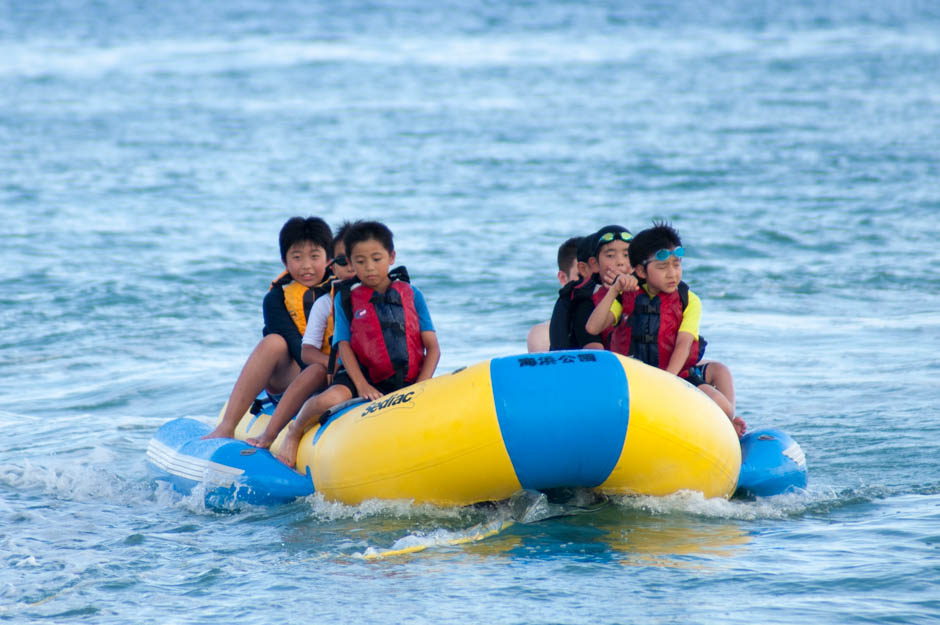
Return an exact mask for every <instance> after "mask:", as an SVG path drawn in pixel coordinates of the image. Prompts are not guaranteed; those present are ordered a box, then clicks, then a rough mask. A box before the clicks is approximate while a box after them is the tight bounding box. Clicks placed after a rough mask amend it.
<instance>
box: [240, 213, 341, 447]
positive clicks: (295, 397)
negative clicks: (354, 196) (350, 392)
mask: <svg viewBox="0 0 940 625" xmlns="http://www.w3.org/2000/svg"><path fill="white" fill-rule="evenodd" d="M349 227H350V223H349V222H344V223H343V224H342V225H341V226H340V227H339V230H337V231H336V238H335V239H334V243H333V260H332V261H331V262H330V266H331V267H332V269H333V275H334V278H335V279H334V280H332V281H331V288H330V292H329V293H327V294H326V295H325V296H323V297H320V298H318V299H317V301H316V302H314V304H313V307H312V308H311V309H310V314H309V315H308V319H307V329H306V330H305V331H304V337H303V343H302V345H303V348H302V351H301V357H302V358H303V361H304V362H305V363H307V368H306V369H304V370H303V371H301V372H300V374H299V375H298V376H297V377H296V378H294V381H293V382H291V383H290V386H288V387H287V390H286V391H284V396H283V397H281V399H280V400H279V401H278V402H277V407H276V408H275V409H274V414H273V415H272V416H271V421H274V422H277V423H286V422H287V421H289V420H290V419H292V418H293V417H294V415H295V414H297V411H298V410H300V408H301V406H303V404H304V402H305V401H307V399H309V398H310V396H311V395H312V394H313V393H315V392H316V391H318V390H319V389H321V388H322V387H323V386H325V385H326V383H327V379H328V376H327V373H328V372H327V365H328V363H329V360H330V356H329V353H330V350H329V343H328V341H329V339H330V338H331V337H332V334H333V328H332V324H331V323H329V322H330V320H331V316H332V313H333V300H332V298H331V297H330V295H332V294H333V285H335V284H336V283H337V282H339V281H342V280H348V279H350V278H352V277H354V276H355V275H356V273H355V272H354V271H353V269H352V264H351V263H350V262H349V261H348V260H347V258H346V247H345V245H344V243H343V236H344V235H345V234H346V232H347V231H348V230H349ZM247 442H248V443H249V444H251V445H255V446H256V447H268V446H269V445H270V444H271V443H272V442H273V441H270V440H267V439H265V438H264V435H262V436H260V437H255V438H250V439H248V441H247Z"/></svg>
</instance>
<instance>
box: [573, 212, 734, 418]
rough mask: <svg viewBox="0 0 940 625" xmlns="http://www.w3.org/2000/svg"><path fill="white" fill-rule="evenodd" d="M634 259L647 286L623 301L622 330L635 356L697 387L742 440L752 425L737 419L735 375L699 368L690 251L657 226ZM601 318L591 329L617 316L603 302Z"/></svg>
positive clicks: (698, 310)
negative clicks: (685, 266) (687, 270)
mask: <svg viewBox="0 0 940 625" xmlns="http://www.w3.org/2000/svg"><path fill="white" fill-rule="evenodd" d="M629 254H630V263H631V264H632V265H633V270H634V272H635V273H636V275H637V277H639V278H640V280H641V287H642V288H641V289H639V290H635V291H633V292H632V293H633V296H632V297H630V298H629V299H623V300H622V301H623V306H624V308H623V314H624V315H626V316H627V318H626V319H625V320H624V321H622V322H621V324H620V326H624V324H626V325H625V326H624V327H625V328H626V329H627V331H628V336H629V338H628V341H629V355H630V356H632V357H634V358H637V359H639V360H642V361H643V362H645V363H646V364H648V365H652V366H654V367H659V368H660V369H665V370H666V371H669V372H670V373H672V374H674V375H678V376H679V377H682V378H685V379H687V380H688V381H689V382H690V383H692V384H694V385H695V386H697V387H698V388H699V389H700V390H701V391H702V392H704V393H705V394H706V395H708V396H709V397H710V398H711V399H712V400H713V401H714V402H715V403H716V404H718V406H719V407H721V409H722V410H723V411H724V412H725V414H727V415H728V418H729V419H730V420H731V423H732V425H734V428H735V431H736V432H737V433H738V435H739V436H741V435H743V434H744V430H745V428H746V425H745V423H744V420H743V419H741V418H740V417H736V416H735V415H734V385H733V381H732V379H731V375H730V371H728V369H727V367H725V366H724V365H722V364H721V363H717V362H714V363H707V362H702V363H699V359H700V357H701V355H700V351H699V335H698V328H699V321H700V319H701V314H702V304H701V300H699V298H698V296H697V295H695V293H693V292H692V291H691V290H689V287H688V285H686V284H685V283H684V282H682V258H683V257H684V256H685V249H684V248H683V247H682V241H681V239H680V238H679V233H678V232H676V231H675V229H673V228H672V227H671V226H669V225H667V224H664V223H655V222H654V224H653V227H652V228H648V229H646V230H644V231H642V232H640V233H639V234H637V235H636V237H634V239H633V241H632V243H631V245H630V250H629ZM611 290H612V291H614V290H621V287H620V284H619V283H615V284H614V287H613V288H612V289H611ZM595 313H596V314H592V316H591V318H590V319H589V320H588V330H593V331H597V330H598V329H599V328H602V327H605V326H606V325H608V324H609V323H610V322H611V321H612V319H611V318H612V317H615V316H616V315H614V314H611V309H610V304H609V303H608V304H607V305H606V306H605V305H604V303H603V302H601V303H600V304H599V305H598V306H597V310H596V311H595ZM618 327H619V326H618ZM617 351H620V350H619V349H618V350H617ZM621 353H622V352H621Z"/></svg>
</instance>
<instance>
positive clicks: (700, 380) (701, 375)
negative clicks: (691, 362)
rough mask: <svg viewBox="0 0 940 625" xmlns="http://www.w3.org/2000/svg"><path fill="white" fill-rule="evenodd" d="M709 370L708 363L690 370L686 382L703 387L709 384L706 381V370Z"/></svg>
mask: <svg viewBox="0 0 940 625" xmlns="http://www.w3.org/2000/svg"><path fill="white" fill-rule="evenodd" d="M706 369H708V363H706V364H704V365H702V366H696V367H692V368H691V369H689V377H687V378H686V381H687V382H688V383H689V384H691V385H692V386H701V385H703V384H708V382H706V381H705V370H706Z"/></svg>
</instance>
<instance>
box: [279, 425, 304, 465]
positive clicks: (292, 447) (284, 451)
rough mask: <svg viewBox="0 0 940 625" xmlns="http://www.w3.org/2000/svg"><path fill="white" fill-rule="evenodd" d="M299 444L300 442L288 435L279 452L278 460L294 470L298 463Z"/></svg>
mask: <svg viewBox="0 0 940 625" xmlns="http://www.w3.org/2000/svg"><path fill="white" fill-rule="evenodd" d="M299 442H300V441H298V440H297V439H296V438H294V437H293V436H291V435H290V434H288V435H287V436H286V437H285V438H284V440H283V441H281V448H280V450H279V451H278V452H277V459H278V460H280V461H281V462H283V463H284V464H286V465H287V466H289V467H290V468H292V469H293V468H294V464H295V463H296V462H297V447H298V443H299Z"/></svg>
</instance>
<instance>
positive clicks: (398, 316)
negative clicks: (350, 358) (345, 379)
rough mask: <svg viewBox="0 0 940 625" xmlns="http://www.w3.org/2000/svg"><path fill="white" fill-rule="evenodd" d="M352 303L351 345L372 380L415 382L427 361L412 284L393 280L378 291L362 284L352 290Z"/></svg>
mask: <svg viewBox="0 0 940 625" xmlns="http://www.w3.org/2000/svg"><path fill="white" fill-rule="evenodd" d="M349 303H350V306H349V309H347V310H345V312H346V314H347V316H348V317H349V334H350V345H351V347H352V349H353V352H354V353H355V354H356V358H357V359H358V360H359V365H360V366H361V367H362V368H363V370H364V371H365V373H366V375H367V376H368V377H369V381H370V382H372V383H373V384H378V383H380V382H384V381H386V380H391V379H392V378H395V377H397V378H398V379H397V380H395V383H396V384H400V385H401V386H407V385H408V384H411V383H412V382H414V381H415V380H416V379H417V378H418V374H419V373H420V372H421V365H422V364H423V363H424V343H423V341H422V340H421V325H420V321H419V319H418V310H417V309H416V308H415V302H414V291H413V290H412V288H411V285H410V284H408V283H407V282H402V281H401V280H392V283H391V284H390V285H389V287H388V289H386V291H385V293H378V292H377V291H374V290H372V289H370V288H369V287H366V286H363V285H361V284H360V285H357V286H355V287H353V288H352V289H351V290H350V291H349ZM344 308H345V302H344Z"/></svg>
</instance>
